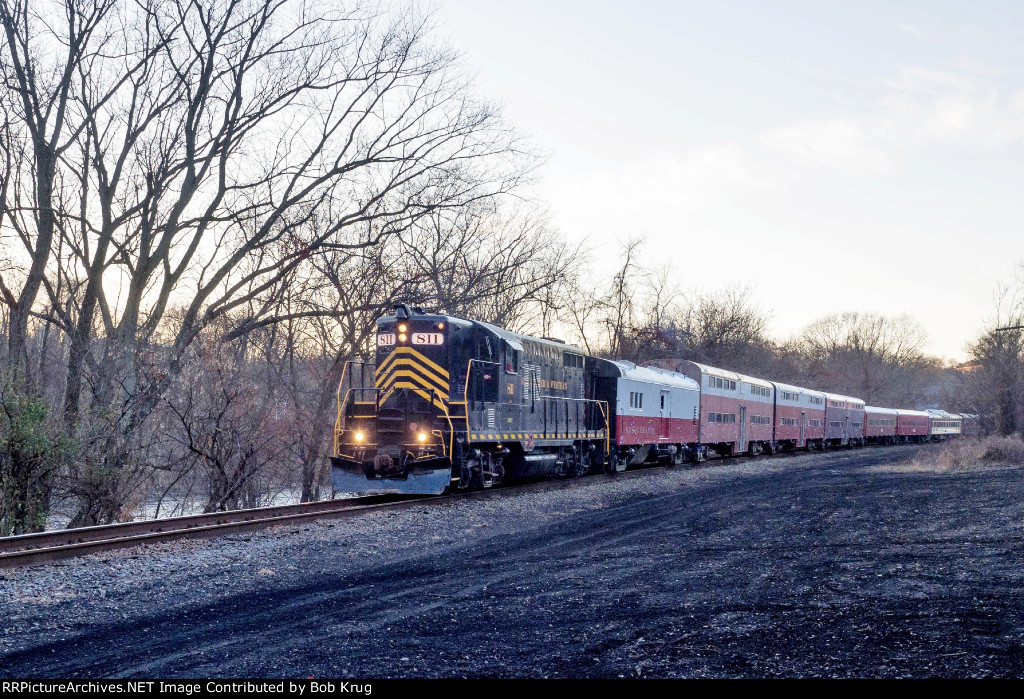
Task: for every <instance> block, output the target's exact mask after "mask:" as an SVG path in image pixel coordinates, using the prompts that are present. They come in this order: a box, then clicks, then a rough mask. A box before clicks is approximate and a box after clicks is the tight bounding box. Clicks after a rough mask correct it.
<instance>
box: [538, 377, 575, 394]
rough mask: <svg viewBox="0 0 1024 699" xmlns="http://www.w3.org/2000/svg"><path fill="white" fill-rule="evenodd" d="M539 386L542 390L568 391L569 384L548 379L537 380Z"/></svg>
mask: <svg viewBox="0 0 1024 699" xmlns="http://www.w3.org/2000/svg"><path fill="white" fill-rule="evenodd" d="M537 385H538V386H540V387H541V388H553V389H555V390H556V391H568V390H569V384H568V383H566V382H565V381H549V380H548V379H537Z"/></svg>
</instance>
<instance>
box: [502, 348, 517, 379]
mask: <svg viewBox="0 0 1024 699" xmlns="http://www.w3.org/2000/svg"><path fill="white" fill-rule="evenodd" d="M503 344H504V345H505V372H506V373H508V374H518V373H519V355H520V354H521V352H520V351H519V350H517V349H515V348H514V347H512V345H510V344H508V343H503Z"/></svg>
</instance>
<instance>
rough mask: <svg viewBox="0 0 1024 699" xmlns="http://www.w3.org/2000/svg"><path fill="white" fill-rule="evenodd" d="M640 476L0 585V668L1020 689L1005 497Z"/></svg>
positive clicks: (925, 488) (668, 473) (1001, 487)
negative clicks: (993, 678)
mask: <svg viewBox="0 0 1024 699" xmlns="http://www.w3.org/2000/svg"><path fill="white" fill-rule="evenodd" d="M929 449H930V447H924V448H921V449H919V448H917V447H896V448H888V449H863V450H853V451H839V452H834V453H826V454H808V455H799V456H786V457H781V458H771V459H758V460H737V461H732V462H727V463H721V464H714V463H712V464H711V465H709V466H707V467H703V468H690V467H676V468H673V469H654V470H649V471H647V472H645V473H643V474H640V475H639V476H636V477H629V478H621V477H620V478H613V479H593V480H592V481H587V479H583V480H582V481H580V482H576V483H574V484H572V486H571V487H565V488H552V489H536V490H533V491H530V492H524V493H515V494H507V495H492V496H489V497H486V498H477V499H474V498H451V499H450V501H448V502H446V503H445V504H444V505H440V506H417V507H412V508H408V509H403V510H397V511H382V512H377V513H373V514H369V515H367V516H364V517H359V518H354V519H346V520H339V521H331V520H325V521H322V522H316V523H312V524H305V525H301V526H294V527H277V528H273V529H268V530H263V531H259V532H254V533H246V534H238V535H232V536H228V537H224V538H219V539H206V540H191V541H181V542H173V543H166V544H159V545H155V546H150V547H146V548H136V549H125V550H120V551H115V552H110V553H104V554H97V555H93V556H89V557H85V558H81V559H75V560H69V561H65V562H62V563H57V564H50V565H43V566H37V567H33V568H23V569H15V570H6V571H3V572H2V573H0V575H2V578H0V618H2V619H3V622H2V625H0V677H23V676H66V675H71V676H82V677H98V676H147V675H149V676H152V675H159V676H169V677H203V676H268V677H269V676H297V677H307V676H344V677H373V676H446V677H447V676H462V675H470V676H472V675H495V676H531V677H532V676H610V677H617V676H667V677H674V676H773V675H786V676H818V675H820V676H858V675H860V676H863V675H866V676H922V675H925V676H927V675H955V676H985V675H1019V674H1020V672H1021V669H1022V662H1024V661H1022V658H1024V601H1022V600H1024V595H1021V594H1020V593H1021V592H1022V591H1024V590H1022V587H1024V571H1022V570H1021V567H1020V565H1019V562H1020V560H1021V553H1022V551H1024V544H1022V541H1024V530H1022V527H1024V517H1022V515H1024V497H1022V495H1024V480H1022V477H1021V476H1022V472H1021V471H1020V470H1016V469H998V468H996V469H987V470H979V471H965V472H954V473H940V472H929V471H927V470H922V469H920V468H915V469H913V470H907V469H906V468H905V464H906V462H907V460H908V459H910V458H912V457H914V456H915V455H917V456H918V458H917V463H918V464H920V463H921V457H920V455H921V454H925V455H927V453H928V450H929Z"/></svg>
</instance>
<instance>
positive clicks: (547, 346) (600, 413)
mask: <svg viewBox="0 0 1024 699" xmlns="http://www.w3.org/2000/svg"><path fill="white" fill-rule="evenodd" d="M376 343H377V348H376V362H375V364H374V365H368V364H361V363H358V362H350V363H349V364H348V365H346V367H345V375H344V376H343V378H342V381H341V384H340V385H339V390H338V421H337V423H336V424H335V430H334V454H335V455H334V456H333V457H332V458H331V464H332V467H333V468H332V475H331V480H332V483H333V485H334V488H335V490H337V491H339V492H365V491H375V492H398V493H421V494H429V493H438V494H439V493H443V492H445V491H448V490H464V489H467V488H471V487H490V486H492V485H495V484H497V483H499V482H501V481H502V480H505V479H518V478H526V477H535V476H545V475H553V476H575V475H582V474H584V473H586V472H587V471H589V470H590V469H591V468H593V467H595V465H598V466H602V467H603V464H604V463H605V461H606V454H607V452H608V447H609V443H608V440H609V406H608V404H607V402H604V401H598V400H594V399H591V398H588V397H587V396H588V395H593V393H592V391H588V390H587V389H588V387H587V385H586V384H587V379H586V376H587V373H588V372H587V368H588V367H587V366H586V364H587V363H588V362H595V361H603V360H596V359H593V358H589V357H586V356H585V355H584V354H583V352H582V351H581V350H579V349H576V348H574V347H571V346H569V345H566V344H565V343H563V342H560V341H557V340H550V339H539V338H534V337H528V336H525V335H519V334H516V333H512V332H508V331H506V330H502V329H501V328H497V327H495V326H493V325H489V324H487V323H482V322H479V321H471V320H465V319H462V318H455V317H452V316H444V315H427V314H425V313H423V312H422V310H421V309H418V308H413V309H409V308H408V307H407V306H405V305H401V306H398V307H397V308H396V309H395V315H394V316H388V317H384V318H381V319H380V320H378V321H377V339H376ZM591 373H593V372H592V371H591ZM370 377H372V381H370Z"/></svg>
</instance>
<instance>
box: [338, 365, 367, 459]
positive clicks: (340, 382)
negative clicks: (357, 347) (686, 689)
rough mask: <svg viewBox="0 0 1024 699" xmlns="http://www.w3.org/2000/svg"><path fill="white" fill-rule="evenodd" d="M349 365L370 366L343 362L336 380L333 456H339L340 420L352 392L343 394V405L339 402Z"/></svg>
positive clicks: (350, 390)
mask: <svg viewBox="0 0 1024 699" xmlns="http://www.w3.org/2000/svg"><path fill="white" fill-rule="evenodd" d="M349 364H359V365H361V366H369V365H370V363H369V362H360V361H357V360H355V359H350V360H348V361H347V362H345V364H344V366H342V368H341V378H340V379H339V380H338V393H337V400H338V416H337V418H336V419H335V421H334V454H335V456H337V455H338V454H339V452H338V448H339V447H340V446H341V445H340V444H339V443H338V439H339V437H340V434H341V418H342V415H343V414H344V408H345V406H346V405H348V395H349V393H351V392H352V389H351V388H350V389H348V391H346V392H345V402H344V403H343V402H342V401H341V387H342V386H344V385H345V375H346V374H347V373H348V365H349ZM361 378H365V375H364V376H363V377H361ZM359 390H370V389H366V388H362V389H359Z"/></svg>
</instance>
